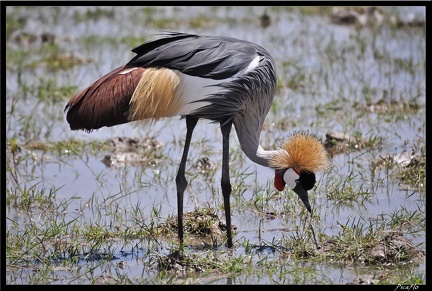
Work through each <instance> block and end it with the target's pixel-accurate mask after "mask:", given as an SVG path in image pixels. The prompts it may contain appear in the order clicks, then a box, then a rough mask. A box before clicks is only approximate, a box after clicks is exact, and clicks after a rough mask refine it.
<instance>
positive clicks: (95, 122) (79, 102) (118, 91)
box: [65, 66, 145, 131]
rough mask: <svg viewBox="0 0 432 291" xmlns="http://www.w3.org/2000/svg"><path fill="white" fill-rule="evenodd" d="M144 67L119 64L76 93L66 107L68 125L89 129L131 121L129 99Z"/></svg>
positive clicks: (75, 128) (74, 128)
mask: <svg viewBox="0 0 432 291" xmlns="http://www.w3.org/2000/svg"><path fill="white" fill-rule="evenodd" d="M144 70H145V69H144V68H141V67H133V68H126V67H124V66H122V67H119V68H117V69H115V70H113V71H111V72H109V73H108V74H106V75H104V76H103V77H101V78H100V79H99V80H97V81H96V82H94V83H93V84H91V85H90V86H88V87H87V88H86V89H84V90H83V91H82V92H81V93H79V94H77V95H75V96H74V97H73V98H72V99H71V100H70V101H69V102H68V103H67V104H66V107H65V111H66V110H67V115H66V120H67V122H68V123H69V125H70V128H71V129H72V130H77V129H83V130H86V131H92V130H93V129H98V128H101V127H103V126H114V125H117V124H122V123H127V122H130V120H129V102H130V100H131V97H132V95H133V93H134V91H135V88H136V87H137V85H138V83H139V81H140V79H141V76H142V74H143V72H144Z"/></svg>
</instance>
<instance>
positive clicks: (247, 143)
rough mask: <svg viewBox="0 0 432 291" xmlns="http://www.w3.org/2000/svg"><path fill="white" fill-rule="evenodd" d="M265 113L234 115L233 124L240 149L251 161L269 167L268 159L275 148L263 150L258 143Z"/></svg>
mask: <svg viewBox="0 0 432 291" xmlns="http://www.w3.org/2000/svg"><path fill="white" fill-rule="evenodd" d="M248 112H249V111H248ZM265 115H266V114H264V115H263V114H259V113H258V112H257V114H256V115H255V114H252V115H244V116H241V115H239V116H236V117H235V118H234V126H235V129H236V133H237V137H238V140H239V142H240V146H241V149H242V150H243V152H244V153H245V154H246V156H247V157H248V158H249V159H250V160H251V161H253V162H255V163H257V164H259V165H261V166H264V167H269V159H270V157H271V156H273V155H274V154H276V153H277V151H276V150H270V151H267V150H264V149H263V148H262V147H261V145H260V143H259V139H260V133H261V129H262V126H263V122H264V118H262V117H261V116H264V117H265Z"/></svg>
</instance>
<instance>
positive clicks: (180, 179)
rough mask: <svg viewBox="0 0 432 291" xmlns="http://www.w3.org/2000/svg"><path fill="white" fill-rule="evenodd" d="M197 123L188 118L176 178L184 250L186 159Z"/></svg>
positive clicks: (178, 211)
mask: <svg viewBox="0 0 432 291" xmlns="http://www.w3.org/2000/svg"><path fill="white" fill-rule="evenodd" d="M197 122H198V118H195V117H190V116H186V140H185V145H184V148H183V155H182V159H181V162H180V166H179V169H178V172H177V176H176V186H177V217H178V238H179V243H180V248H183V195H184V191H185V190H186V187H187V184H188V182H187V180H186V177H185V167H186V159H187V156H188V153H189V146H190V142H191V138H192V132H193V130H194V128H195V126H196V124H197Z"/></svg>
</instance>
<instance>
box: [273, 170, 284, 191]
mask: <svg viewBox="0 0 432 291" xmlns="http://www.w3.org/2000/svg"><path fill="white" fill-rule="evenodd" d="M274 185H275V188H276V189H278V190H279V191H283V189H284V187H285V182H284V181H283V179H282V175H281V172H280V171H275V179H274Z"/></svg>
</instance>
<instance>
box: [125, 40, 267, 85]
mask: <svg viewBox="0 0 432 291" xmlns="http://www.w3.org/2000/svg"><path fill="white" fill-rule="evenodd" d="M167 35H168V36H167V37H165V38H161V39H158V40H155V41H150V42H146V43H144V44H142V45H140V46H138V47H136V48H134V49H133V50H132V51H133V52H135V53H136V54H137V55H136V56H135V57H134V58H133V59H132V60H131V61H129V63H128V64H127V65H126V66H130V67H137V66H141V67H144V68H146V67H165V68H168V69H174V70H178V71H180V72H182V73H184V74H187V75H190V76H199V77H201V78H211V79H215V80H222V79H227V78H230V77H232V76H234V75H236V74H238V73H240V72H242V71H243V70H245V69H246V68H247V67H248V65H249V64H250V63H251V62H252V61H253V60H254V59H255V58H256V56H257V55H267V52H266V51H265V50H264V49H263V48H261V47H260V46H258V45H256V44H254V43H250V42H247V41H243V40H238V39H234V38H229V37H211V36H198V35H192V34H186V33H169V34H167Z"/></svg>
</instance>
